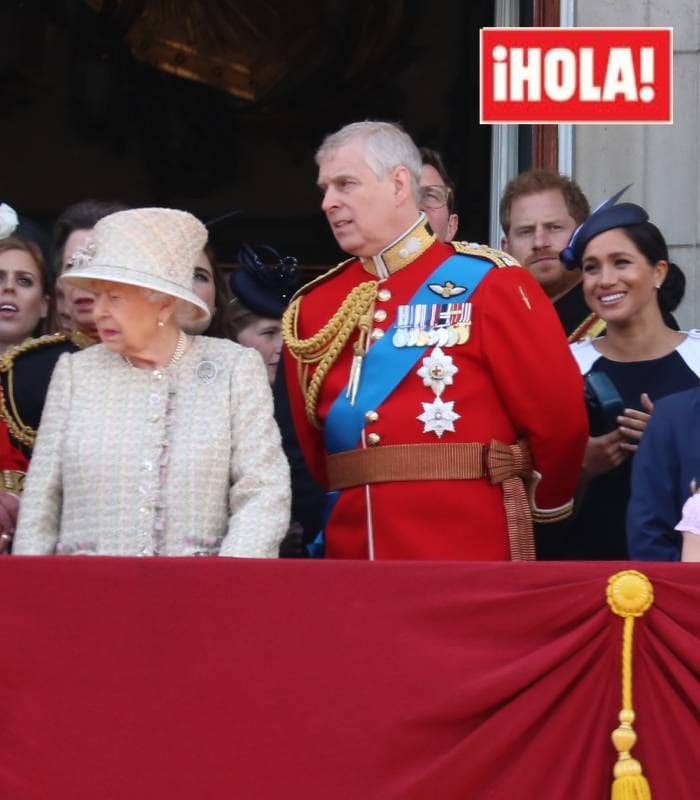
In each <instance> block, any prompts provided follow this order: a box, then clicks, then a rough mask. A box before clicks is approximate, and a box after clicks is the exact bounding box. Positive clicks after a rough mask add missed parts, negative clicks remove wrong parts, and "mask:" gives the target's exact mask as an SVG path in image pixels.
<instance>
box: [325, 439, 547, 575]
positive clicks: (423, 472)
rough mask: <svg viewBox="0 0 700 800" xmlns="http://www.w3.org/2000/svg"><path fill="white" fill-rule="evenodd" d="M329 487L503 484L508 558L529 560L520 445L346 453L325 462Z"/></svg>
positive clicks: (524, 455)
mask: <svg viewBox="0 0 700 800" xmlns="http://www.w3.org/2000/svg"><path fill="white" fill-rule="evenodd" d="M326 467H327V472H328V481H329V487H330V489H331V490H334V489H350V488H352V487H353V486H364V485H366V484H372V483H387V482H396V481H439V480H475V479H478V478H486V479H488V480H489V481H490V482H491V483H492V484H498V483H500V484H502V486H503V505H504V508H505V512H506V520H507V524H508V538H509V541H510V553H511V558H512V559H514V560H532V559H534V558H535V546H534V537H533V530H532V514H531V513H530V507H529V504H528V501H527V495H526V493H525V487H524V485H523V481H522V478H523V476H526V475H528V474H529V473H530V471H531V470H532V458H531V455H530V449H529V447H528V446H527V443H526V442H524V441H521V442H518V443H516V444H512V445H508V444H504V443H503V442H498V441H496V440H492V441H491V442H489V444H487V445H486V444H481V443H480V442H444V443H440V444H438V443H437V442H431V443H425V444H394V445H384V446H381V447H370V448H366V449H362V450H347V451H344V452H341V453H333V454H331V455H328V456H327V458H326Z"/></svg>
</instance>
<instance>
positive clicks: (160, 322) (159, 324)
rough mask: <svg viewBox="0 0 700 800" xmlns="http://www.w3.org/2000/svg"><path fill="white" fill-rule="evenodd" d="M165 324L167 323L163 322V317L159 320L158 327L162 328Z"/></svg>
mask: <svg viewBox="0 0 700 800" xmlns="http://www.w3.org/2000/svg"><path fill="white" fill-rule="evenodd" d="M163 325H165V323H164V322H163V320H162V319H159V320H158V327H159V328H162V327H163Z"/></svg>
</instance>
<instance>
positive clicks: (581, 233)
mask: <svg viewBox="0 0 700 800" xmlns="http://www.w3.org/2000/svg"><path fill="white" fill-rule="evenodd" d="M631 185H632V184H629V186H625V188H624V189H620V191H619V192H617V193H616V194H614V195H613V196H612V197H611V198H609V199H608V200H605V201H604V202H603V203H601V204H600V205H599V206H598V208H596V209H595V210H594V211H593V212H592V213H591V215H590V217H588V219H587V220H586V221H585V222H583V223H582V224H581V225H579V226H578V228H576V230H575V231H574V232H573V233H572V234H571V239H569V244H568V245H567V246H566V247H565V248H564V249H563V250H562V251H561V253H559V260H560V261H561V262H562V264H563V265H564V266H565V267H566V268H567V269H577V268H579V267H581V262H582V259H583V251H584V250H585V249H586V245H587V244H588V243H589V242H590V241H591V239H593V238H595V237H596V236H598V234H600V233H604V232H605V231H609V230H612V229H613V228H625V227H627V226H629V225H638V224H639V223H641V222H647V221H648V220H649V215H648V214H647V212H646V211H645V210H644V209H643V208H642V207H641V206H638V205H635V204H634V203H617V201H618V200H619V198H620V197H621V196H622V195H623V194H624V193H625V192H626V191H627V190H628V189H629V188H630V186H631ZM616 203H617V205H616Z"/></svg>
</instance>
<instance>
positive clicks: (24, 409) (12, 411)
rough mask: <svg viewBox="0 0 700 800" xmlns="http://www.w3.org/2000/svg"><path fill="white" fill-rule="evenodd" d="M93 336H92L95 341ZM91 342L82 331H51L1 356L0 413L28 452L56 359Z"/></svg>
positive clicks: (32, 441)
mask: <svg viewBox="0 0 700 800" xmlns="http://www.w3.org/2000/svg"><path fill="white" fill-rule="evenodd" d="M92 342H93V340H90V342H89V343H90V344H92ZM87 344H88V341H87V337H85V341H83V340H82V339H81V338H80V335H74V336H73V337H71V338H68V337H66V336H65V335H64V334H62V333H52V334H49V335H47V336H41V337H39V338H38V339H29V340H27V341H26V342H23V343H22V344H20V345H17V347H13V348H12V349H10V350H8V351H6V352H5V353H3V354H2V356H0V386H1V387H2V397H1V398H0V417H2V418H3V419H4V420H5V422H6V423H7V427H8V429H9V431H10V435H11V437H12V439H13V440H14V442H15V443H16V444H18V445H19V446H20V447H21V448H22V450H23V451H24V452H25V454H26V455H28V456H29V455H31V452H32V449H33V447H34V441H35V439H36V431H37V428H38V427H39V422H40V421H41V413H42V411H43V409H44V401H45V399H46V393H47V391H48V389H49V383H50V382H51V375H52V374H53V370H54V367H55V366H56V362H57V361H58V359H59V358H60V357H61V356H62V355H63V353H74V352H76V351H77V350H81V349H82V348H83V347H85V346H86V345H87Z"/></svg>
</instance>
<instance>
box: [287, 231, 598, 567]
mask: <svg viewBox="0 0 700 800" xmlns="http://www.w3.org/2000/svg"><path fill="white" fill-rule="evenodd" d="M454 255H455V250H454V248H453V247H452V246H450V245H447V244H443V243H439V242H435V243H434V244H432V245H430V246H429V247H428V249H427V250H426V251H425V252H423V253H422V254H420V255H419V256H418V257H417V258H416V259H415V260H413V261H412V262H411V263H410V264H408V265H407V266H405V267H403V268H401V269H399V270H398V271H396V272H393V273H392V274H391V275H389V277H388V278H386V279H383V280H379V283H380V288H381V289H384V290H388V292H385V293H380V296H379V298H378V299H377V302H376V304H375V322H373V327H374V328H382V329H383V330H387V329H388V328H389V326H390V325H391V324H392V322H394V320H395V318H396V314H397V309H398V306H400V305H405V304H408V302H409V300H410V299H411V297H413V295H414V294H415V293H416V291H417V289H418V288H419V287H420V286H421V285H422V284H425V283H430V281H429V280H428V278H429V277H430V275H431V274H432V273H433V272H434V271H435V270H436V268H437V267H438V265H440V264H441V263H442V262H443V261H445V260H446V259H447V258H449V257H451V256H454ZM463 258H464V281H463V286H465V287H468V286H469V280H470V277H469V276H470V265H472V269H473V265H474V260H473V258H472V257H468V256H464V257H463ZM373 277H374V276H373V275H372V274H371V273H370V272H369V271H368V269H366V268H365V266H363V264H362V262H361V261H360V260H359V259H354V260H352V261H350V262H348V263H347V264H345V265H344V266H342V267H341V268H340V269H338V270H337V271H336V272H335V273H333V274H331V275H330V276H329V277H328V278H325V279H322V280H321V281H320V282H318V283H317V284H316V285H314V286H312V287H311V288H310V289H309V290H308V292H307V293H306V294H305V295H304V296H303V297H302V300H301V304H300V308H299V320H298V329H297V335H298V337H299V338H307V337H310V336H311V335H313V334H314V333H316V332H317V331H318V330H320V329H321V328H322V327H323V325H325V323H326V322H327V321H328V320H329V318H330V317H331V316H332V315H333V313H334V312H335V311H336V310H337V309H338V308H339V306H340V305H341V303H342V302H343V300H344V299H345V297H346V296H347V295H348V293H349V292H350V290H351V289H352V288H353V287H354V286H356V285H357V284H359V283H362V282H364V281H367V280H372V279H373ZM375 279H376V278H375ZM382 298H385V299H382ZM435 301H436V302H444V301H441V299H440V298H439V297H437V296H436V298H435ZM470 302H471V303H472V315H471V320H472V325H471V336H470V338H469V340H468V341H467V342H466V343H465V344H462V345H457V346H454V347H451V348H449V349H445V351H444V352H445V353H446V354H447V355H449V356H451V357H452V360H453V365H454V366H456V367H457V369H458V371H457V373H456V374H455V375H454V376H453V383H452V385H449V386H446V388H445V390H444V392H443V395H442V397H441V399H442V400H444V401H454V412H456V413H457V414H459V415H460V417H459V419H457V420H456V421H455V422H454V428H455V430H454V432H451V431H446V432H445V433H444V434H443V435H442V437H441V438H438V437H437V436H436V434H435V433H433V432H430V433H424V425H423V422H421V421H420V420H418V419H417V417H418V415H420V414H421V413H422V412H423V405H422V403H424V402H431V401H432V400H434V394H433V391H432V390H431V388H430V387H426V386H425V385H424V384H423V381H422V379H421V378H420V377H419V376H418V375H417V374H416V372H417V370H418V369H419V368H420V367H421V364H422V358H423V357H425V356H427V355H429V354H430V351H431V350H432V348H428V350H427V351H426V353H425V354H423V355H422V356H420V357H419V356H418V353H416V358H417V361H416V364H415V366H414V367H412V368H411V369H410V370H409V372H408V373H407V375H406V376H405V377H404V378H403V380H401V382H400V383H399V385H398V386H397V387H396V389H395V390H394V391H393V392H392V393H391V394H390V395H389V397H388V398H387V399H386V400H385V401H384V402H383V403H382V404H381V406H380V407H379V408H377V409H375V411H376V412H377V414H378V419H377V420H376V421H375V422H371V423H369V422H368V423H367V424H366V426H365V433H366V434H367V435H368V434H369V433H375V434H377V435H378V436H379V437H380V440H379V444H378V445H377V446H378V447H381V446H383V445H389V444H404V443H427V442H432V443H440V442H480V443H487V442H489V441H490V440H491V439H497V440H500V441H502V442H505V443H506V444H512V443H514V442H515V441H516V440H517V439H519V438H525V439H527V441H528V442H529V445H530V447H531V450H532V455H533V461H534V465H535V469H536V470H537V471H538V472H539V473H540V474H541V475H542V479H541V481H540V483H539V484H538V486H537V490H536V495H535V505H536V507H537V509H557V508H560V507H562V506H565V505H566V504H567V503H568V502H569V501H570V500H571V498H572V495H573V492H574V489H575V486H576V483H577V481H578V478H579V474H580V467H581V462H582V459H583V451H584V448H585V443H586V441H587V436H588V425H587V418H586V412H585V407H584V402H583V387H582V379H581V376H580V374H579V371H578V368H577V366H576V363H575V361H574V359H573V357H572V356H571V353H570V352H569V347H568V345H567V342H566V338H565V336H564V334H563V331H562V328H561V324H560V322H559V320H558V318H557V316H556V313H555V311H554V309H553V308H552V304H551V302H550V301H549V299H548V298H547V297H546V295H545V294H544V293H543V292H542V290H541V289H540V287H539V285H538V284H537V282H536V281H535V280H534V279H533V278H532V277H531V276H530V275H529V274H528V273H527V272H526V271H525V270H523V269H520V268H519V267H517V266H512V267H504V268H497V267H493V268H492V269H490V270H489V271H488V273H487V274H486V276H485V277H484V278H483V280H482V281H481V283H480V284H479V286H478V287H477V289H476V290H475V291H474V293H473V295H472V296H471V298H470ZM381 311H386V312H387V315H386V318H385V319H383V321H376V320H379V319H381V318H382V317H383V316H384V315H383V314H382V313H381ZM376 312H380V313H379V314H377V313H376ZM356 338H357V337H356V336H352V337H351V339H350V342H349V343H348V344H347V345H346V346H345V348H344V349H343V351H342V352H341V354H340V356H339V358H338V359H337V361H336V362H335V363H334V365H333V366H332V367H331V369H330V371H329V373H328V375H327V376H326V379H325V381H324V383H323V385H322V388H321V391H320V395H319V402H318V407H317V415H318V418H319V420H320V422H321V424H322V425H323V424H324V422H325V420H326V417H327V414H328V411H329V409H330V407H331V405H332V403H333V401H334V400H335V398H336V397H337V395H338V394H339V393H340V392H342V391H344V389H345V386H346V385H347V381H348V376H349V373H350V367H351V362H352V344H353V343H354V342H355V341H356ZM371 346H372V345H371V344H370V347H371ZM390 355H391V350H389V357H390ZM285 359H286V364H285V370H286V374H287V376H288V377H287V380H288V383H289V393H290V403H291V408H292V415H293V418H294V422H295V426H296V428H297V434H298V438H299V442H300V445H301V447H302V450H303V452H304V455H305V457H306V460H307V463H308V465H309V467H310V469H311V471H312V473H313V474H314V477H315V478H316V479H317V480H318V481H319V482H320V483H321V484H322V485H326V486H327V485H328V483H327V475H326V467H325V448H324V440H323V433H322V431H320V430H318V429H316V428H314V427H313V426H312V425H311V424H310V423H309V421H308V420H307V418H306V414H305V411H304V401H303V396H302V392H301V391H300V386H299V383H298V382H297V380H296V379H295V377H296V375H297V365H296V362H295V361H294V359H293V357H292V355H291V354H290V352H289V351H288V350H287V349H286V348H285ZM357 446H358V447H363V446H364V445H363V444H362V442H358V445H357ZM536 518H537V516H536ZM369 535H371V536H372V538H373V542H374V556H375V558H387V559H464V560H503V559H508V558H509V545H508V536H507V528H506V517H505V511H504V505H503V491H502V487H501V486H499V485H492V484H491V483H489V482H488V481H487V479H485V478H481V479H474V480H459V481H453V480H424V481H399V482H394V483H376V484H373V485H371V486H369V487H366V486H360V487H356V488H350V489H345V490H344V491H342V492H341V494H340V497H339V499H338V501H337V503H336V505H335V507H334V509H333V512H332V514H331V516H330V518H329V519H328V522H327V524H326V527H325V538H326V555H327V556H328V557H339V558H367V556H368V536H369Z"/></svg>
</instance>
